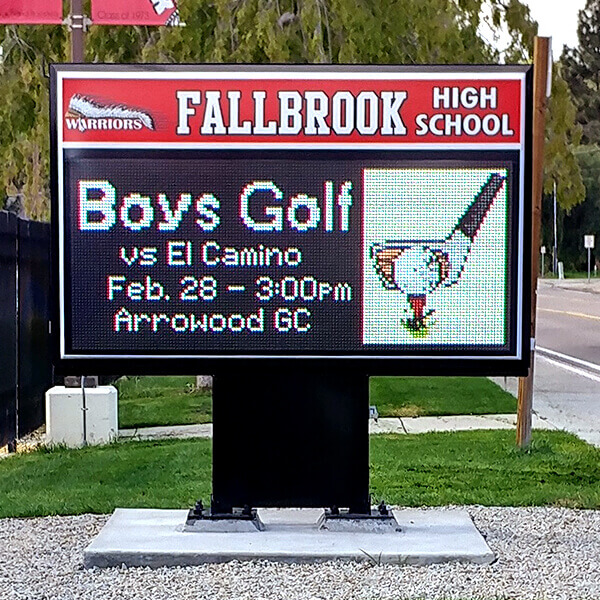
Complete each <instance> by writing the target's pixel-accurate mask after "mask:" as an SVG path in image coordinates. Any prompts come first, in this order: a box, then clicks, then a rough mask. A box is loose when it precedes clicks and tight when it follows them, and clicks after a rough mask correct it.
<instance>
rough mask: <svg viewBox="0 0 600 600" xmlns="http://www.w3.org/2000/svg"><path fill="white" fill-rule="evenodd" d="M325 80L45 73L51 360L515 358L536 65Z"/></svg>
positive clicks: (316, 73)
mask: <svg viewBox="0 0 600 600" xmlns="http://www.w3.org/2000/svg"><path fill="white" fill-rule="evenodd" d="M334 73H335V74H336V76H338V78H339V77H342V76H343V77H344V79H343V80H342V81H341V82H338V83H337V84H336V82H335V81H334V82H333V84H332V82H331V81H324V79H326V77H325V76H324V73H323V71H322V70H308V71H307V72H305V73H302V74H301V76H300V75H298V74H297V73H294V77H293V78H292V79H291V80H290V81H285V78H284V77H283V76H282V75H281V74H278V77H281V79H282V80H283V81H282V80H279V79H277V80H273V82H272V88H273V89H271V87H269V86H268V85H266V84H265V81H264V80H261V77H262V76H264V73H263V74H262V76H261V74H260V73H257V72H255V71H253V70H247V71H241V72H235V71H233V72H232V71H227V72H224V73H221V74H220V77H222V78H223V81H216V82H215V80H214V78H215V76H216V75H215V74H206V73H203V72H202V71H198V72H197V73H196V76H197V77H198V79H197V80H193V79H192V78H191V75H190V74H189V73H185V74H181V73H179V72H178V71H173V72H172V73H171V74H170V75H171V76H170V77H167V78H165V79H161V77H160V76H158V75H156V74H154V75H155V77H156V79H153V77H152V76H153V72H152V70H149V71H148V70H147V69H146V70H145V71H143V72H141V75H140V73H139V72H137V71H136V69H135V68H130V69H129V70H121V71H119V70H117V71H115V72H114V73H112V72H111V70H110V69H108V68H104V69H100V68H98V69H97V70H93V69H92V70H90V67H89V66H87V65H86V67H85V69H74V70H73V69H72V68H67V67H61V68H59V67H55V69H54V70H53V89H54V93H55V105H54V108H53V117H54V126H55V127H56V132H55V171H54V176H55V188H54V192H55V204H54V209H55V213H54V214H55V219H56V222H55V225H56V227H55V233H56V239H55V242H56V244H55V248H56V249H57V259H58V264H57V287H58V296H59V297H58V299H57V305H58V306H57V308H58V310H57V321H58V330H59V344H58V346H59V359H60V360H63V361H64V360H66V361H68V360H81V359H94V360H97V361H102V360H110V359H117V358H122V357H127V358H130V359H132V360H140V361H142V362H143V361H144V360H150V359H158V358H170V359H193V358H197V357H203V358H208V359H229V360H231V359H236V358H237V359H240V358H242V359H247V358H262V359H283V358H304V359H316V360H321V359H322V360H326V359H344V360H346V359H348V360H358V359H373V360H383V361H385V364H388V365H395V366H392V367H390V368H389V370H390V372H399V371H401V370H402V368H401V367H398V365H399V364H400V363H401V361H402V360H405V359H408V360H413V361H414V360H419V359H422V360H426V361H427V360H431V359H436V358H437V359H440V358H443V359H444V360H455V361H456V360H459V361H477V360H486V361H493V360H497V361H504V364H505V365H507V366H506V367H501V369H503V368H504V369H505V370H506V371H508V370H510V369H511V368H512V370H513V371H514V369H515V365H516V364H517V363H518V362H519V361H521V364H522V361H523V359H524V353H523V348H524V344H525V341H524V331H525V330H526V326H527V315H526V314H525V313H526V312H527V311H524V310H523V308H524V301H525V296H526V290H525V283H524V279H525V278H524V275H525V273H526V265H525V260H524V257H525V256H526V253H527V244H528V239H527V235H526V233H527V230H526V229H527V228H526V225H527V222H528V221H527V218H526V210H525V208H526V203H525V201H524V198H525V189H526V188H527V186H526V180H527V172H526V171H527V168H528V164H527V160H526V158H527V156H526V150H527V148H526V144H525V142H526V133H527V127H526V125H527V123H526V114H525V110H526V108H525V106H524V98H525V97H526V91H527V89H526V87H527V86H526V84H527V78H526V75H527V73H526V69H520V70H512V71H508V72H507V71H498V72H496V71H493V72H492V73H485V75H481V74H480V73H476V72H471V73H463V74H462V75H461V76H460V77H459V76H458V75H456V74H453V81H452V85H450V84H448V83H447V82H446V81H444V80H442V81H441V83H440V81H437V80H436V77H438V76H439V74H436V73H435V72H434V73H432V74H430V80H431V81H427V82H423V81H422V79H423V78H422V77H415V74H414V72H413V71H406V72H394V71H391V70H390V71H389V72H387V73H386V74H387V77H382V75H381V73H378V74H377V75H374V74H373V73H369V72H358V73H357V72H351V73H344V72H343V71H342V72H340V71H334ZM499 74H501V76H499ZM95 76H96V77H97V78H98V80H97V82H96V83H97V87H99V89H100V90H101V92H97V93H95V94H93V93H90V92H89V91H88V90H89V89H94V88H93V87H91V88H90V81H92V80H93V79H94V77H95ZM137 76H141V77H143V78H146V81H144V83H145V84H146V85H147V84H148V83H151V84H152V85H155V86H156V88H155V89H156V91H157V93H156V94H154V95H149V96H148V99H147V100H146V99H144V98H139V97H137V98H136V99H135V100H134V99H133V98H134V97H135V96H132V93H133V92H132V81H135V79H136V77H137ZM236 77H237V79H236ZM299 77H300V83H298V78H299ZM371 77H372V78H374V83H373V82H370V78H371ZM444 77H447V75H445V76H444ZM461 77H462V78H463V79H466V81H465V82H461V79H460V78H461ZM128 78H131V79H128ZM271 78H274V74H271ZM482 78H483V83H482V82H481V81H480V80H481V79H482ZM494 78H496V79H494ZM238 79H239V81H238ZM346 79H347V80H349V81H350V82H351V84H352V85H349V84H348V82H347V81H346ZM454 79H456V81H458V84H456V85H455V81H454ZM488 79H491V80H492V82H490V81H488ZM474 81H476V82H478V83H474ZM494 82H495V83H496V85H494ZM236 83H237V84H239V85H238V87H239V91H236V89H235V88H236ZM425 83H426V84H427V86H428V87H427V86H426V87H423V86H425ZM411 85H412V86H415V92H414V100H413V96H412V95H411V93H412V89H411ZM328 86H329V87H328ZM332 86H333V87H332ZM353 86H355V87H353ZM356 86H357V87H356ZM371 87H372V88H373V91H372V92H371V95H369V96H366V97H364V98H363V100H361V94H364V89H370V88H371ZM265 89H266V91H262V90H265ZM314 89H319V90H324V91H321V92H320V94H319V95H317V92H315V91H314ZM465 89H467V90H470V91H471V93H470V95H466V94H465V93H463V92H464V90H465ZM298 90H299V91H298ZM305 90H308V91H305ZM311 90H313V91H311ZM359 90H363V91H359ZM455 90H458V91H457V92H455ZM83 91H85V93H84V92H83ZM211 92H212V94H213V95H212V96H211ZM217 92H218V93H217ZM161 93H162V94H163V96H160V94H161ZM261 94H263V96H262V100H261ZM286 94H287V95H286ZM310 94H313V96H311V95H310ZM336 94H337V96H336ZM386 94H387V95H386ZM157 98H158V99H157ZM277 98H278V101H277V100H276V99H277ZM336 98H337V100H336ZM244 99H246V101H247V103H246V104H244ZM250 99H251V100H252V102H250ZM259 101H260V102H259ZM336 102H337V104H336ZM153 103H155V104H156V103H158V104H156V106H155V104H153ZM419 104H421V106H419ZM349 107H351V108H349ZM436 107H437V109H438V113H431V109H432V108H436ZM235 111H237V112H235ZM492 117H493V118H492ZM236 128H237V129H236ZM261 128H262V129H261ZM405 364H408V363H405ZM510 365H512V367H511V366H510Z"/></svg>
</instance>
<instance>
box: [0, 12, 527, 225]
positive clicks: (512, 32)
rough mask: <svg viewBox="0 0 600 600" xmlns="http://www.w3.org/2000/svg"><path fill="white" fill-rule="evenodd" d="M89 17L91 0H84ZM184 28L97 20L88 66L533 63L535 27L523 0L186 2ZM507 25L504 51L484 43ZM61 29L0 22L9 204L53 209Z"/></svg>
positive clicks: (2, 184) (0, 184)
mask: <svg viewBox="0 0 600 600" xmlns="http://www.w3.org/2000/svg"><path fill="white" fill-rule="evenodd" d="M85 6H86V10H87V11H88V14H89V2H86V3H85ZM180 11H181V17H182V20H183V22H185V23H186V25H187V26H186V27H174V28H167V27H106V26H98V27H96V26H92V27H91V28H90V31H89V33H88V34H87V38H86V60H87V61H88V62H107V63H112V62H121V63H129V62H157V63H357V64H360V63H363V64H386V63H388V64H396V63H397V64H421V63H438V64H444V63H494V62H498V61H499V60H500V58H504V59H505V60H506V61H508V62H510V61H521V62H522V61H526V60H528V58H529V56H530V50H531V47H532V43H533V35H534V34H535V31H536V29H537V25H536V24H535V22H533V21H531V19H530V16H529V9H528V8H527V7H526V5H525V4H523V3H521V2H519V0H402V1H399V0H379V1H378V2H369V1H367V0H358V1H356V0H210V1H209V0H186V2H182V3H181V6H180ZM483 29H485V30H486V33H489V35H491V37H492V39H494V38H496V39H497V37H498V36H497V34H498V32H500V31H505V32H508V34H509V37H510V43H509V46H508V47H507V48H506V49H504V51H503V52H500V51H498V50H497V49H496V48H495V46H494V45H493V44H492V43H490V42H488V41H487V40H486V39H484V37H483V34H482V33H481V32H482V30H483ZM68 38H69V36H68V32H67V30H66V28H65V27H57V26H18V27H16V26H7V27H0V43H1V45H2V49H3V57H4V59H3V60H4V62H3V63H2V64H1V65H0V75H1V76H2V82H3V95H2V99H1V100H0V131H2V137H1V138H0V160H1V161H2V164H3V169H2V171H1V172H0V206H2V205H3V203H4V201H5V199H6V198H7V197H8V196H18V195H20V196H22V197H23V204H24V210H25V212H26V213H27V215H28V216H30V217H33V218H41V219H47V218H48V216H49V207H48V196H49V184H48V170H49V141H48V80H47V78H46V77H45V74H46V71H47V64H48V63H50V62H65V61H67V58H68V41H69V39H68Z"/></svg>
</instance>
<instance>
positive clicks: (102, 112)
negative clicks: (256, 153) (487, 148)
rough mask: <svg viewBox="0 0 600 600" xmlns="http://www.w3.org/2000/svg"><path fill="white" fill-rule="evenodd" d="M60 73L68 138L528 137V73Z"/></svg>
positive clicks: (232, 141) (512, 140) (381, 140)
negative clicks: (525, 112)
mask: <svg viewBox="0 0 600 600" xmlns="http://www.w3.org/2000/svg"><path fill="white" fill-rule="evenodd" d="M242 73H243V75H242V76H240V75H239V74H232V73H209V74H202V73H200V74H198V75H197V76H194V77H193V78H192V77H189V76H188V74H182V76H181V77H180V78H178V77H173V73H171V74H169V75H170V77H168V78H162V77H161V76H160V74H154V75H155V76H153V74H150V73H137V74H134V73H132V74H129V73H126V72H122V71H121V72H119V73H118V74H116V77H115V78H109V74H103V76H102V77H93V76H89V77H88V76H85V74H83V73H77V74H76V73H73V74H69V73H61V75H62V77H63V80H62V90H63V94H62V107H63V119H62V136H63V141H65V142H84V143H95V142H98V143H109V142H114V143H117V144H139V143H142V144H146V143H158V144H181V145H184V146H187V145H190V144H203V143H206V144H210V145H220V144H228V145H235V146H245V145H248V144H268V145H270V146H278V145H282V144H290V143H291V144H300V145H306V146H314V147H327V146H331V145H333V144H335V145H340V144H341V145H344V146H350V147H351V146H355V145H357V144H360V145H364V144H366V145H371V144H377V145H392V144H396V145H397V144H426V145H440V144H441V145H443V144H448V143H453V144H490V143H492V144H502V145H519V144H521V142H522V140H523V131H522V129H523V119H522V116H523V115H522V110H523V108H522V102H523V98H524V85H525V83H524V78H523V76H522V74H521V73H515V74H510V73H509V74H504V77H502V78H499V77H497V76H496V77H494V76H490V77H489V78H487V77H485V75H482V74H480V73H477V74H473V73H470V74H469V73H466V74H465V75H464V76H463V77H461V76H458V75H456V74H455V73H454V74H452V77H451V78H448V77H439V76H437V75H436V74H435V73H432V74H431V76H428V77H426V78H424V77H423V76H422V75H421V76H420V77H414V76H412V77H411V73H404V74H396V73H390V74H389V76H386V77H382V76H381V75H382V74H379V73H378V74H377V75H374V74H373V73H360V74H355V73H351V74H349V73H344V74H342V73H336V75H341V77H331V76H330V74H328V73H322V72H321V73H318V72H306V73H298V72H293V73H291V74H290V75H289V76H284V75H279V74H278V75H275V74H274V73H273V72H269V73H259V72H242Z"/></svg>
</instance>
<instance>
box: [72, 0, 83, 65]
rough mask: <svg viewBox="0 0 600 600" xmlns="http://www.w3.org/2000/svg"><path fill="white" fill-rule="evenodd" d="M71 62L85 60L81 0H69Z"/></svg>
mask: <svg viewBox="0 0 600 600" xmlns="http://www.w3.org/2000/svg"><path fill="white" fill-rule="evenodd" d="M69 16H70V19H69V23H70V26H71V62H72V63H82V62H85V45H84V38H85V27H86V23H85V16H84V14H83V0H71V14H70V15H69Z"/></svg>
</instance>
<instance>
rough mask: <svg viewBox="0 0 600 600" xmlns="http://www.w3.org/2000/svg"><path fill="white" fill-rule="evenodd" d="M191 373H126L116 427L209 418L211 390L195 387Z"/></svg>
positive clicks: (164, 423) (133, 426)
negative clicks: (182, 374)
mask: <svg viewBox="0 0 600 600" xmlns="http://www.w3.org/2000/svg"><path fill="white" fill-rule="evenodd" d="M194 383H195V378H194V377H127V378H121V379H119V380H118V381H117V382H116V384H115V385H116V386H117V389H118V390H119V427H120V428H121V429H129V428H131V429H133V428H136V427H151V426H153V425H188V424H192V423H209V422H210V421H211V420H212V398H211V396H210V394H207V393H201V392H196V391H194Z"/></svg>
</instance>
